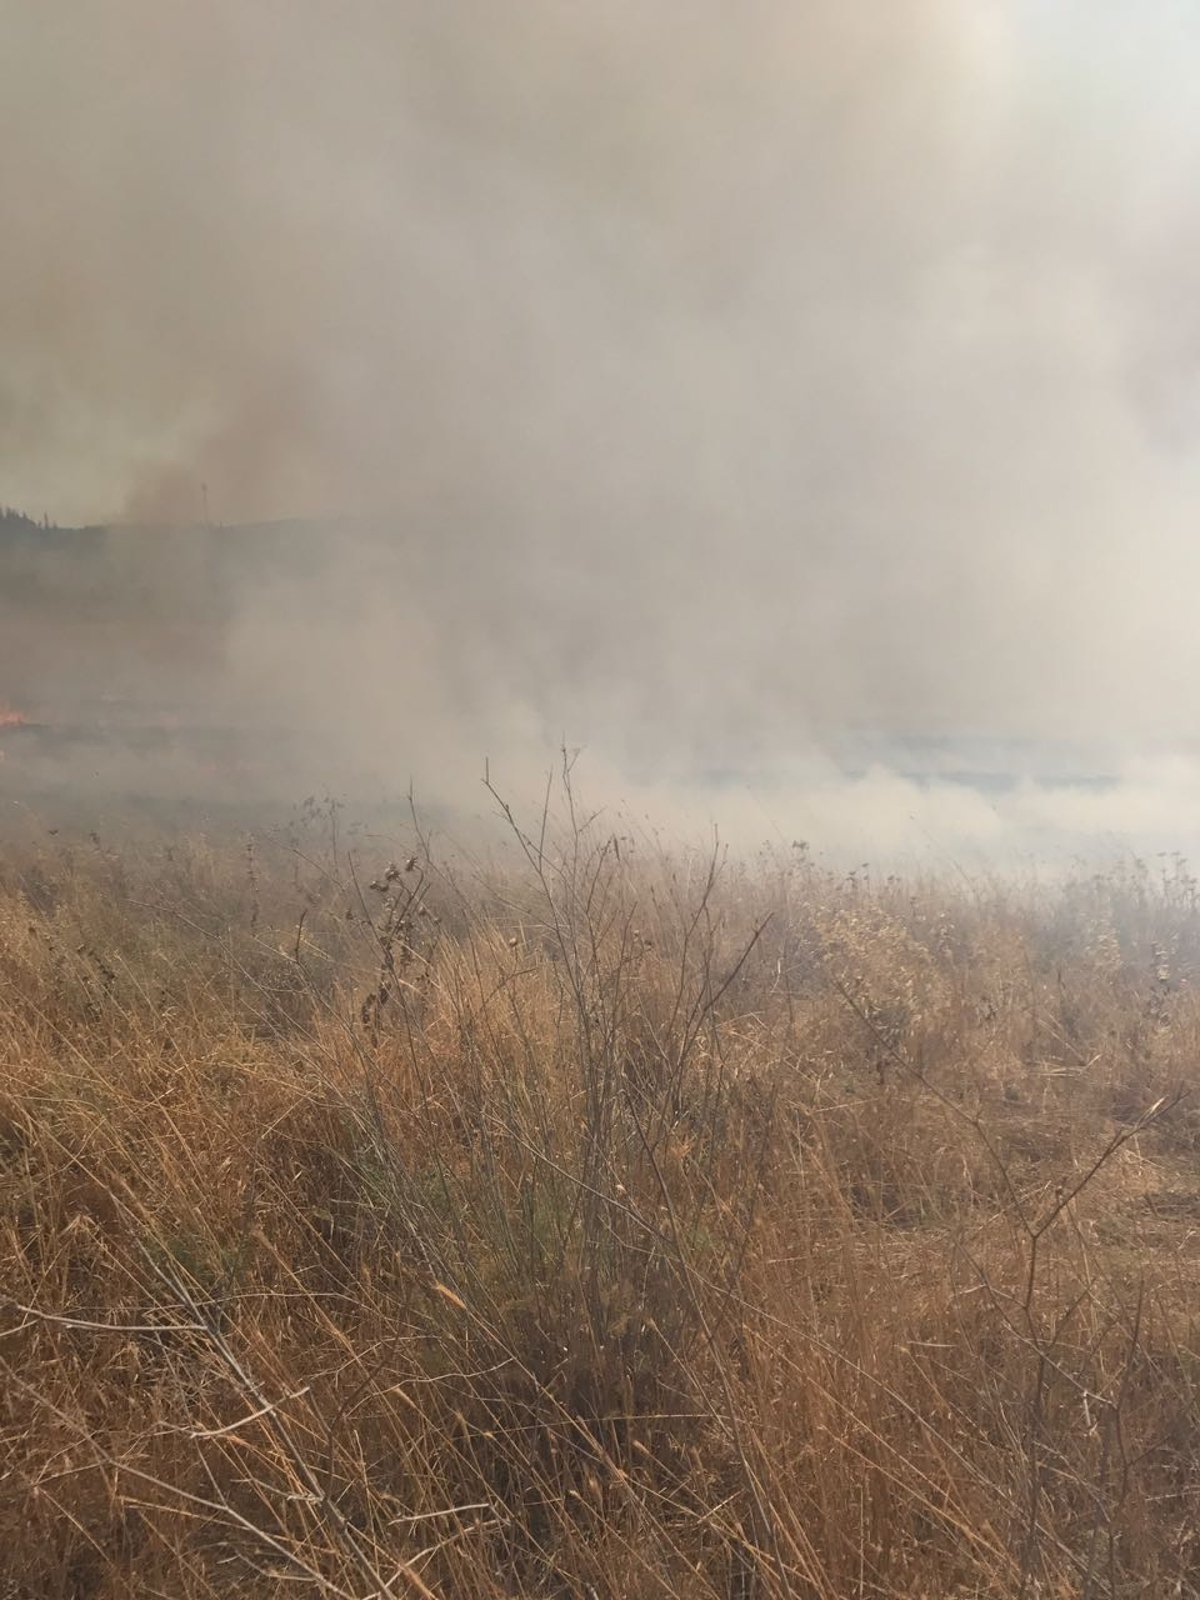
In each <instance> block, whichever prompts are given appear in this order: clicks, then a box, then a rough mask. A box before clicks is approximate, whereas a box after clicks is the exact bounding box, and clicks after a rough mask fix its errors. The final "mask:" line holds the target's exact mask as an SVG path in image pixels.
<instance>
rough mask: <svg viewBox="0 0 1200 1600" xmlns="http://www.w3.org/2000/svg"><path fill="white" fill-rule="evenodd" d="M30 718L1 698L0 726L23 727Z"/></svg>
mask: <svg viewBox="0 0 1200 1600" xmlns="http://www.w3.org/2000/svg"><path fill="white" fill-rule="evenodd" d="M28 720H29V719H28V717H26V716H24V715H23V714H22V713H21V712H20V711H14V710H13V708H12V707H11V706H6V705H5V704H4V702H3V701H2V700H0V728H23V727H24V726H25V724H26V723H27V722H28Z"/></svg>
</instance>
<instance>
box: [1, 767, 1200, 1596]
mask: <svg viewBox="0 0 1200 1600" xmlns="http://www.w3.org/2000/svg"><path fill="white" fill-rule="evenodd" d="M334 820H335V821H336V819H334ZM311 823H312V819H310V824H311ZM509 823H510V826H511V832H510V848H509V851H508V854H507V856H504V855H500V856H499V857H498V858H497V860H496V861H495V862H493V864H492V865H490V866H489V867H488V868H487V869H486V870H484V869H479V868H477V867H473V866H471V865H470V864H468V863H465V862H462V861H460V862H459V863H458V864H457V865H455V864H452V863H451V864H446V863H442V862H441V861H440V860H439V859H438V855H437V852H436V850H431V849H430V847H429V845H428V841H426V840H425V839H423V838H422V837H421V836H420V835H419V833H418V834H416V835H415V836H414V839H413V841H412V845H411V856H410V857H409V858H407V859H406V855H405V854H402V855H400V856H399V857H398V859H397V861H396V862H395V864H390V863H389V860H388V857H387V855H386V854H384V853H382V852H381V851H380V850H379V849H378V847H377V846H376V845H374V844H373V843H371V842H370V841H366V842H364V841H357V842H355V841H349V843H350V845H351V848H349V849H348V848H347V841H346V840H345V839H342V840H338V839H337V838H331V837H329V836H328V834H327V833H322V832H321V831H320V830H315V829H314V827H313V826H311V825H310V826H309V827H308V828H307V829H306V830H303V831H302V832H301V833H298V834H297V835H296V836H295V837H288V836H286V835H281V836H275V837H273V838H264V839H259V840H257V841H255V842H251V843H248V842H247V841H245V840H243V841H241V842H240V843H238V842H225V843H218V844H211V843H206V842H205V841H204V840H203V839H199V838H197V839H193V840H191V841H183V842H176V843H175V844H173V845H168V844H159V845H156V846H154V847H153V848H150V847H147V848H145V849H142V850H140V851H138V850H134V849H128V848H123V849H121V850H116V849H110V848H108V847H107V846H106V845H105V843H104V842H103V841H102V840H96V839H91V840H88V839H71V840H66V839H64V837H63V836H62V835H57V836H55V837H54V838H50V837H44V838H43V839H42V840H41V841H40V842H39V841H33V842H29V841H27V842H26V843H24V844H22V845H20V846H15V845H14V846H12V847H10V848H9V850H8V851H7V854H6V855H4V856H3V858H2V859H0V1049H2V1052H3V1062H4V1075H3V1081H2V1083H0V1294H2V1297H3V1300H2V1306H0V1374H2V1380H3V1381H2V1386H0V1387H2V1396H0V1594H5V1595H13V1596H16V1595H29V1596H35V1595H36V1596H47V1597H49V1596H54V1597H62V1600H67V1597H70V1600H83V1597H95V1600H100V1597H105V1600H107V1597H115V1596H134V1595H136V1596H150V1595H158V1596H170V1597H177V1596H186V1597H201V1596H204V1597H214V1596H220V1597H226V1596H233V1595H237V1596H264V1597H265V1596H285V1595H293V1594H297V1593H300V1594H303V1593H305V1592H313V1593H317V1594H329V1595H339V1596H353V1597H354V1600H366V1597H367V1596H386V1595H393V1596H401V1595H416V1596H429V1595H431V1594H432V1595H436V1596H439V1597H444V1600H453V1597H475V1596H479V1597H483V1596H487V1597H500V1596H516V1595H522V1596H525V1595H555V1596H572V1597H575V1596H578V1597H605V1600H608V1597H612V1600H617V1597H641V1596H645V1597H647V1600H649V1597H651V1596H666V1595H679V1596H688V1597H691V1596H696V1597H711V1600H717V1597H722V1600H725V1597H730V1600H735V1597H736V1600H749V1597H752V1596H753V1597H764V1600H767V1597H770V1600H775V1597H783V1596H794V1597H805V1600H808V1597H813V1600H845V1597H850V1596H864V1597H865V1596H913V1597H916V1596H929V1597H933V1596H938V1597H941V1596H947V1597H948V1596H958V1597H962V1600H965V1597H967V1596H983V1595H988V1596H1028V1597H1033V1596H1042V1597H1047V1596H1055V1597H1057V1596H1064V1597H1065V1596H1083V1597H1099V1596H1118V1595H1130V1596H1132V1595H1138V1596H1147V1595H1163V1596H1168V1595H1179V1596H1185V1595H1191V1594H1196V1593H1200V1545H1198V1544H1197V1531H1196V1530H1197V1528H1198V1527H1200V1414H1198V1411H1197V1397H1198V1391H1197V1385H1198V1383H1200V1343H1198V1338H1197V1333H1198V1329H1197V1309H1198V1308H1200V1297H1198V1294H1197V1289H1198V1287H1200V1274H1198V1266H1200V1165H1198V1157H1197V1140H1198V1137H1200V1112H1198V1110H1197V1102H1196V1101H1195V1098H1194V1095H1193V1091H1194V1089H1195V1086H1196V1078H1197V1065H1196V1063H1197V1061H1198V1060H1200V1009H1198V1007H1197V1002H1196V997H1195V993H1194V987H1193V985H1194V980H1195V975H1196V965H1197V960H1198V959H1200V906H1198V903H1197V896H1196V890H1195V886H1194V884H1193V883H1192V882H1191V880H1190V878H1189V876H1188V875H1187V873H1186V871H1184V870H1183V868H1182V867H1181V866H1180V865H1178V864H1174V865H1170V864H1169V865H1168V868H1167V870H1166V871H1165V872H1164V873H1159V872H1158V870H1157V864H1156V869H1155V870H1154V871H1151V870H1149V869H1147V868H1145V867H1142V866H1139V865H1137V864H1131V865H1130V866H1128V867H1127V868H1125V869H1124V870H1123V871H1121V872H1115V873H1109V874H1107V875H1106V876H1103V877H1089V876H1087V875H1086V874H1080V875H1078V876H1077V877H1076V878H1074V879H1073V880H1071V881H1069V882H1067V883H1065V884H1064V883H1060V884H1058V885H1056V886H1054V887H1053V888H1047V889H1041V890H1038V889H1036V888H1035V887H1032V886H1030V885H1025V886H1016V885H1011V884H1007V885H1006V884H1002V883H995V884H988V883H979V884H973V885H964V884H961V883H958V884H951V885H946V884H939V883H934V882H927V883H913V882H900V881H896V880H894V879H887V880H884V881H880V880H873V879H872V878H871V877H870V876H869V875H868V874H865V873H863V874H858V875H851V876H849V877H842V876H839V875H836V874H834V873H832V872H829V871H826V870H822V869H821V868H820V867H818V866H816V865H814V864H813V862H812V861H811V860H810V859H809V858H808V856H807V854H806V853H805V852H803V851H802V850H799V849H793V850H789V851H779V852H767V853H764V855H763V856H762V858H761V859H760V860H759V861H757V862H756V863H754V864H753V865H734V864H730V863H728V862H725V861H723V860H722V858H721V856H720V853H719V852H713V853H712V854H703V853H699V854H697V853H690V852H679V853H676V854H675V855H670V854H668V853H664V852H663V851H661V850H660V849H658V848H657V847H652V846H650V845H648V844H647V843H646V842H645V841H643V840H638V839H631V838H629V837H627V836H621V835H620V834H614V833H613V831H612V829H611V826H610V825H608V824H606V823H605V822H604V821H603V819H588V818H585V817H583V816H581V815H580V814H578V813H577V812H576V810H575V809H574V797H573V796H572V795H571V793H570V790H569V785H568V788H567V791H566V793H565V795H564V796H563V800H562V804H561V805H560V806H558V807H556V815H555V817H553V818H551V817H548V816H547V817H539V818H535V819H533V822H532V825H531V826H529V827H528V828H527V827H526V826H525V824H524V823H523V821H522V820H521V819H519V818H509Z"/></svg>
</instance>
